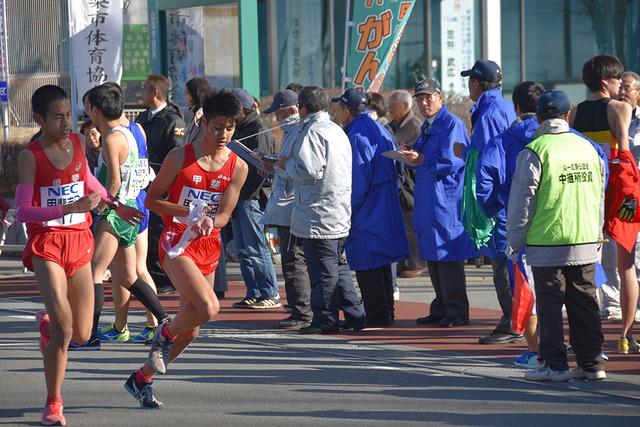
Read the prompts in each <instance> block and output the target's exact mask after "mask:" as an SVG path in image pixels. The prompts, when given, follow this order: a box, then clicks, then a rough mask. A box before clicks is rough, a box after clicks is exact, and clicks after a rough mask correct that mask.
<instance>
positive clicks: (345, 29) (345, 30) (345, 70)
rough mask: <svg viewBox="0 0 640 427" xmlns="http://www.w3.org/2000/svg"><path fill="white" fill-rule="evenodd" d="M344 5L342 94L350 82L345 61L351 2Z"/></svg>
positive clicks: (346, 58)
mask: <svg viewBox="0 0 640 427" xmlns="http://www.w3.org/2000/svg"><path fill="white" fill-rule="evenodd" d="M345 3H346V4H347V14H346V15H345V21H344V51H343V52H342V86H341V91H342V92H344V89H345V87H346V85H347V82H348V81H351V78H349V77H347V63H348V61H347V60H348V58H349V29H350V28H351V27H352V26H353V21H351V17H350V16H349V15H350V12H351V0H347V1H346V2H345Z"/></svg>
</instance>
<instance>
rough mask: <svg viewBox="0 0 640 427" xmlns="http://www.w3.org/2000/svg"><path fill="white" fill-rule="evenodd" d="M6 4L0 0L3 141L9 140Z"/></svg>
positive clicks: (0, 83) (0, 94)
mask: <svg viewBox="0 0 640 427" xmlns="http://www.w3.org/2000/svg"><path fill="white" fill-rule="evenodd" d="M6 9H7V5H6V3H5V1H4V0H0V13H2V40H0V43H1V44H2V49H1V50H2V52H0V54H2V59H1V60H2V70H1V74H2V75H1V76H0V79H1V80H2V81H0V103H1V104H2V137H3V139H4V143H5V144H6V143H7V142H8V141H9V87H8V86H9V85H8V80H9V54H8V52H7V49H8V46H9V44H8V39H7V10H6Z"/></svg>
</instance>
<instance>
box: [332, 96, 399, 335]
mask: <svg viewBox="0 0 640 427" xmlns="http://www.w3.org/2000/svg"><path fill="white" fill-rule="evenodd" d="M332 101H333V102H334V103H337V104H338V118H339V121H340V122H341V124H342V125H343V127H344V131H345V133H346V134H347V136H348V137H349V141H350V142H351V154H352V166H351V171H352V174H351V176H352V181H351V182H352V184H351V230H350V231H349V237H348V238H347V240H346V242H345V251H346V254H347V262H348V263H349V266H350V267H351V269H352V270H355V272H356V277H357V279H358V286H359V287H360V291H361V294H362V300H363V302H364V309H365V312H366V313H367V325H368V326H389V325H391V324H392V323H393V319H394V307H393V305H394V303H393V279H392V274H391V264H392V263H394V262H397V261H400V260H403V259H406V258H407V257H408V256H409V244H408V243H407V236H406V233H405V230H404V223H403V219H402V210H401V209H400V194H399V190H398V173H397V168H396V165H395V162H394V161H393V160H391V159H389V158H387V157H384V156H382V155H381V154H382V153H384V152H385V151H394V150H395V143H394V140H393V137H392V136H391V134H390V133H389V131H388V130H386V129H385V128H384V127H383V126H382V125H380V124H379V123H377V122H376V121H375V120H373V119H372V118H371V117H370V116H369V114H368V113H367V111H366V109H367V97H366V96H365V95H364V94H363V93H362V92H359V91H357V90H356V89H347V91H346V92H345V93H344V94H343V95H342V96H340V97H339V98H334V99H332Z"/></svg>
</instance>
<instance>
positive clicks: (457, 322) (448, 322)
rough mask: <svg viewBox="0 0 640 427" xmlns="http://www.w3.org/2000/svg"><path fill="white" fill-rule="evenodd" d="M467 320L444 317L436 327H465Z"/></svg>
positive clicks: (457, 317)
mask: <svg viewBox="0 0 640 427" xmlns="http://www.w3.org/2000/svg"><path fill="white" fill-rule="evenodd" d="M468 324H469V319H467V318H466V317H460V316H446V317H445V318H444V319H442V320H441V321H439V322H438V326H440V327H441V328H452V327H454V326H467V325H468Z"/></svg>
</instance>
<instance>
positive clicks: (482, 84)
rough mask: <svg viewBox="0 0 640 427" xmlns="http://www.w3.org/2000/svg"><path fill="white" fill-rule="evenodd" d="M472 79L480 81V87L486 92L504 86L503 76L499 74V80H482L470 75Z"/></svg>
mask: <svg viewBox="0 0 640 427" xmlns="http://www.w3.org/2000/svg"><path fill="white" fill-rule="evenodd" d="M469 78H470V79H473V80H476V81H477V82H478V84H480V89H482V91H483V92H486V91H488V90H491V89H498V88H501V87H502V76H501V75H498V81H497V82H488V81H486V80H480V79H479V78H477V77H473V76H471V77H469Z"/></svg>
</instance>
